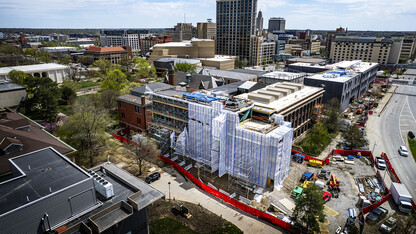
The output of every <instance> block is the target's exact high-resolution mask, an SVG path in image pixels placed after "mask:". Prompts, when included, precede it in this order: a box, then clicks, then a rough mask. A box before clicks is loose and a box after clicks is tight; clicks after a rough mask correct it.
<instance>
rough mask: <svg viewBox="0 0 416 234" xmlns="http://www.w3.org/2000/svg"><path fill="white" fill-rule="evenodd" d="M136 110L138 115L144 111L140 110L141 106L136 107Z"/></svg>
mask: <svg viewBox="0 0 416 234" xmlns="http://www.w3.org/2000/svg"><path fill="white" fill-rule="evenodd" d="M135 108H136V112H137V113H139V114H140V113H142V109H141V108H140V106H135Z"/></svg>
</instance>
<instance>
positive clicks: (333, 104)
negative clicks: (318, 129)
mask: <svg viewBox="0 0 416 234" xmlns="http://www.w3.org/2000/svg"><path fill="white" fill-rule="evenodd" d="M323 112H324V114H325V116H326V118H324V119H322V123H323V124H324V125H325V127H327V129H328V132H329V133H335V132H337V131H338V129H339V124H340V121H339V119H338V117H339V114H340V111H339V101H338V99H337V98H333V99H331V100H330V101H329V103H328V104H327V105H325V109H324V111H323Z"/></svg>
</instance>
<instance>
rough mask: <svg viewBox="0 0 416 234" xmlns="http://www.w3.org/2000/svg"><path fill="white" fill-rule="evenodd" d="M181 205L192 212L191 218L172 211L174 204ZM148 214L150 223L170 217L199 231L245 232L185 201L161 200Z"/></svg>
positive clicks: (149, 209)
mask: <svg viewBox="0 0 416 234" xmlns="http://www.w3.org/2000/svg"><path fill="white" fill-rule="evenodd" d="M181 205H184V206H186V208H188V210H189V214H191V217H190V218H186V217H184V216H181V215H175V214H173V213H172V212H171V207H172V206H175V207H177V208H178V209H179V207H180V206H181ZM148 216H149V223H152V222H154V221H157V220H161V219H164V218H169V219H173V220H176V221H178V222H180V223H181V224H182V225H184V226H186V227H188V228H190V229H191V230H193V231H195V232H197V233H243V232H242V231H241V230H240V229H238V228H237V227H236V226H235V225H233V224H231V223H230V222H228V221H226V220H225V219H223V218H222V217H220V216H218V215H216V214H214V213H212V212H211V211H209V210H207V209H205V208H204V207H202V206H201V205H197V204H192V203H188V202H183V201H171V203H169V202H168V201H164V200H159V201H157V202H155V203H154V204H153V205H152V206H149V207H148Z"/></svg>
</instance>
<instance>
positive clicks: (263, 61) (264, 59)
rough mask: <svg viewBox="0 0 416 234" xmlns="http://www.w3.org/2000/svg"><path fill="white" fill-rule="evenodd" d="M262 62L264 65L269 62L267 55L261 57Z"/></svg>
mask: <svg viewBox="0 0 416 234" xmlns="http://www.w3.org/2000/svg"><path fill="white" fill-rule="evenodd" d="M261 62H262V64H263V65H266V63H267V58H266V57H263V58H262V59H261Z"/></svg>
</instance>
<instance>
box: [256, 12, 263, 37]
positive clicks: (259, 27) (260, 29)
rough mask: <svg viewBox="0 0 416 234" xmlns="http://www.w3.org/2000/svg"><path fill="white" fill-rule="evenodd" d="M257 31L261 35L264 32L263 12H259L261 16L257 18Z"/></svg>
mask: <svg viewBox="0 0 416 234" xmlns="http://www.w3.org/2000/svg"><path fill="white" fill-rule="evenodd" d="M256 29H257V32H258V34H259V35H261V34H262V32H263V12H261V10H260V11H259V15H258V16H257V20H256Z"/></svg>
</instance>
